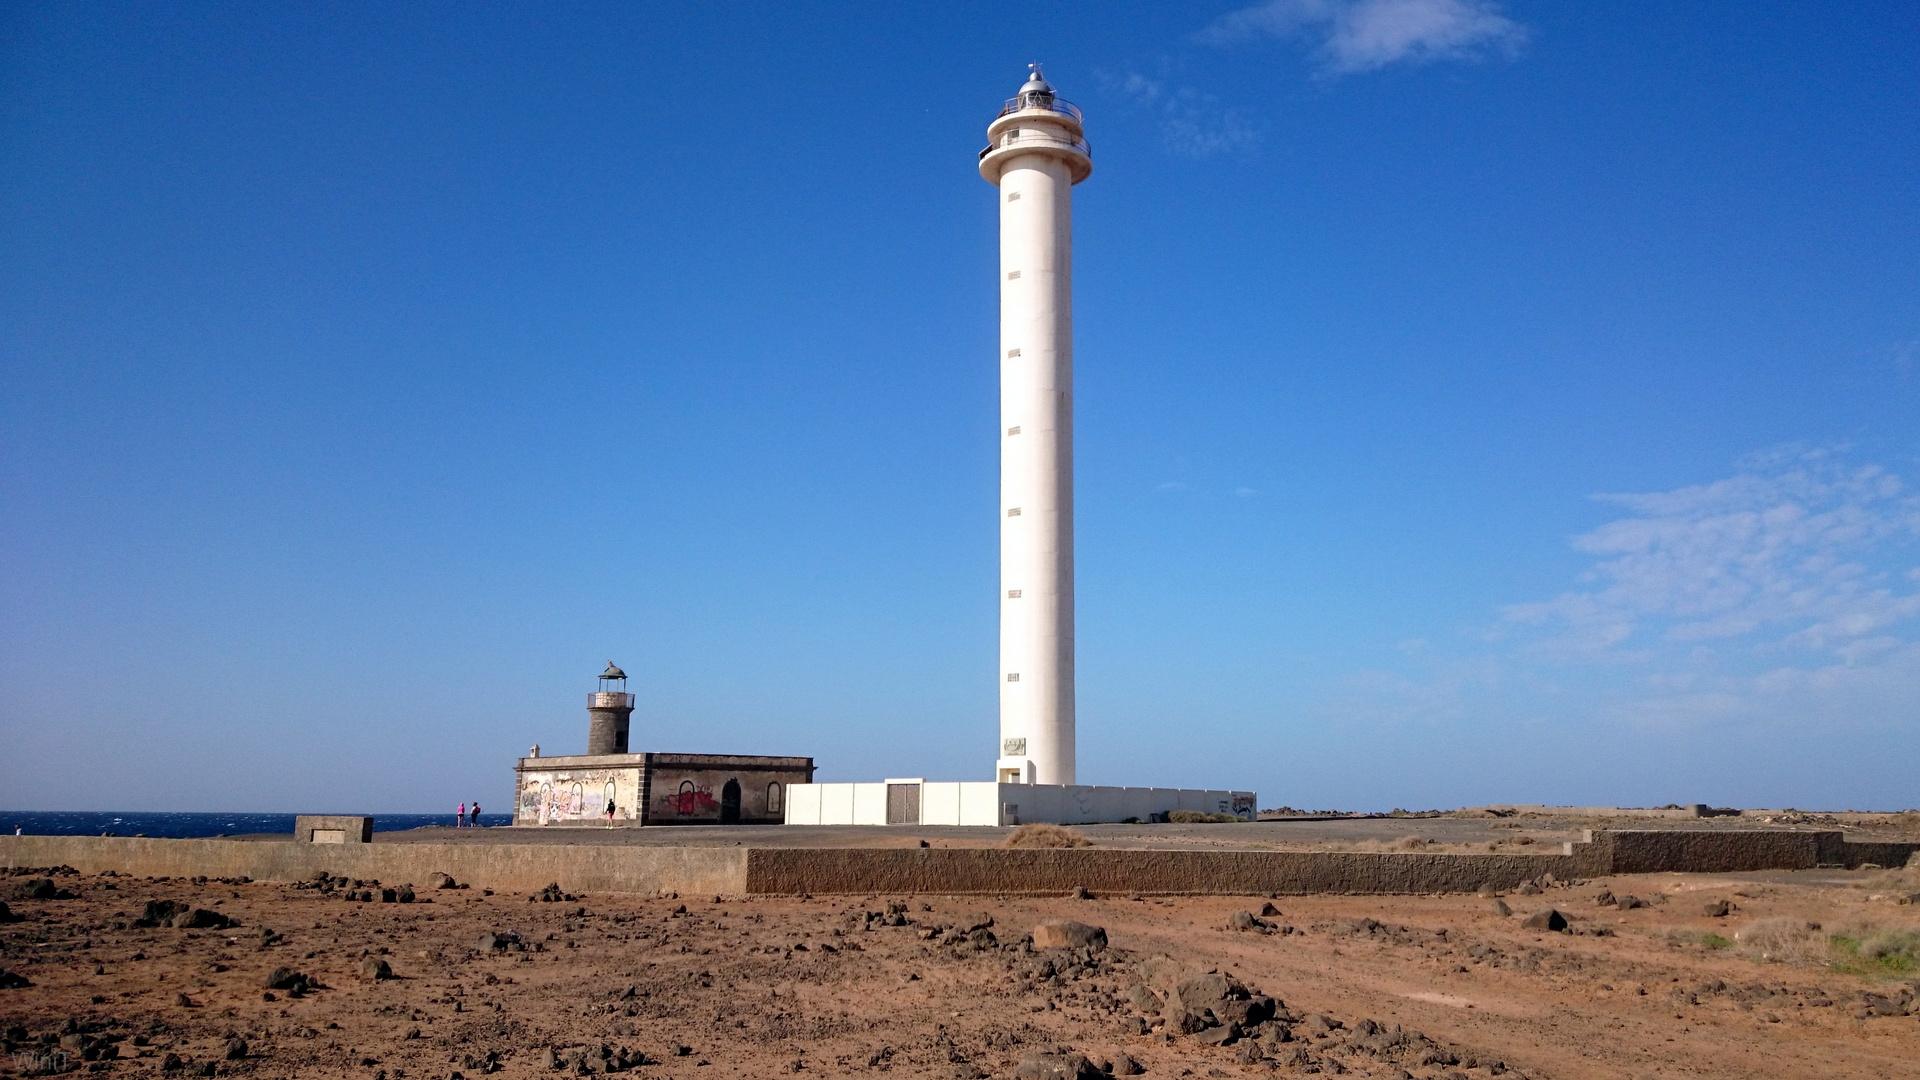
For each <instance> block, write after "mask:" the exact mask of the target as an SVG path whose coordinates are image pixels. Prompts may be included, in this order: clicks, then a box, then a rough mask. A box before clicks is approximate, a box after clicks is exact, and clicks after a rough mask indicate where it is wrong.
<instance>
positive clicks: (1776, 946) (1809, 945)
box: [1733, 919, 1829, 964]
mask: <svg viewBox="0 0 1920 1080" xmlns="http://www.w3.org/2000/svg"><path fill="white" fill-rule="evenodd" d="M1733 944H1734V950H1735V951H1736V952H1738V953H1740V955H1742V956H1745V957H1747V958H1748V959H1750V960H1758V961H1761V962H1762V963H1768V964H1824V963H1826V962H1827V960H1828V956H1829V954H1828V949H1827V939H1826V936H1825V935H1823V934H1822V933H1820V928H1819V927H1818V926H1817V925H1815V924H1813V923H1809V922H1807V921H1805V920H1803V919H1761V920H1760V921H1759V922H1756V923H1754V924H1753V925H1751V926H1744V927H1741V928H1740V931H1739V933H1736V934H1734V935H1733Z"/></svg>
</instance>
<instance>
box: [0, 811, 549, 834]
mask: <svg viewBox="0 0 1920 1080" xmlns="http://www.w3.org/2000/svg"><path fill="white" fill-rule="evenodd" d="M293 819H294V815H292V814H203V813H192V814H166V813H156V812H141V811H121V812H119V813H114V812H111V811H103V810H102V811H96V810H0V832H5V833H12V832H14V831H15V830H18V831H19V832H21V833H24V834H26V835H29V836H155V837H167V838H169V839H175V840H179V839H188V838H191V837H205V836H248V835H257V834H261V833H278V834H282V835H285V836H287V837H289V838H291V837H292V836H293ZM451 824H453V814H451V813H446V814H375V815H373V831H374V832H398V831H400V830H402V829H417V828H419V827H421V826H422V825H451ZM480 824H482V825H487V826H496V825H511V824H513V815H512V814H481V815H480Z"/></svg>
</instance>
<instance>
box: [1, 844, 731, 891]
mask: <svg viewBox="0 0 1920 1080" xmlns="http://www.w3.org/2000/svg"><path fill="white" fill-rule="evenodd" d="M0 865H5V866H9V867H13V866H71V867H73V868H74V869H75V870H79V871H81V872H82V873H88V874H97V873H99V872H100V871H102V870H113V871H116V872H118V873H122V874H132V875H135V876H138V877H202V876H204V877H249V878H253V879H254V880H256V881H300V880H304V879H307V878H310V877H312V876H313V875H314V874H316V873H318V872H319V871H322V870H325V871H327V872H329V873H332V874H337V875H340V876H343V877H350V878H362V879H375V880H378V881H380V882H382V883H385V884H389V885H395V884H400V883H403V882H405V883H411V884H414V885H422V884H424V883H425V882H426V879H427V875H429V874H431V873H433V872H434V871H435V870H439V871H442V872H444V873H447V874H451V875H453V877H454V880H456V881H461V882H467V883H471V884H473V885H475V886H478V887H482V888H492V889H514V890H525V891H529V892H531V891H533V890H536V889H539V888H540V887H541V886H544V885H546V884H547V883H549V882H559V883H560V884H561V886H562V887H563V888H565V889H566V890H567V891H569V892H585V893H594V892H624V893H649V892H658V891H660V890H663V889H664V890H672V891H674V892H686V893H710V894H711V893H727V894H739V893H741V892H744V891H745V886H746V865H747V856H746V849H744V848H733V847H728V848H713V847H632V846H628V845H623V844H513V843H502V844H305V843H294V842H292V841H271V840H263V841H243V840H158V839H145V838H137V837H106V836H0Z"/></svg>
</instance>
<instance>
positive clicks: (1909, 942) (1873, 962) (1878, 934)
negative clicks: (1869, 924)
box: [1833, 927, 1920, 975]
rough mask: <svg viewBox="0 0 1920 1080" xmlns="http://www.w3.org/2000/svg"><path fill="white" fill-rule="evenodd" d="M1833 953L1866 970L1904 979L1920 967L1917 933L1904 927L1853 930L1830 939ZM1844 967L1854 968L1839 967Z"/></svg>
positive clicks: (1918, 933)
mask: <svg viewBox="0 0 1920 1080" xmlns="http://www.w3.org/2000/svg"><path fill="white" fill-rule="evenodd" d="M1833 948H1834V951H1835V952H1838V953H1842V954H1844V955H1845V956H1846V957H1850V958H1852V959H1854V960H1857V961H1860V964H1859V965H1858V966H1860V967H1863V968H1866V969H1868V970H1877V971H1881V972H1891V973H1893V974H1897V975H1904V974H1906V973H1908V972H1911V971H1913V970H1915V969H1916V968H1917V967H1920V930H1913V929H1910V928H1906V927H1894V928H1892V929H1884V930H1873V929H1861V930H1852V931H1848V932H1844V933H1839V934H1835V935H1834V936H1833ZM1842 966H1843V967H1852V966H1855V965H1852V964H1846V963H1844V962H1843V963H1842Z"/></svg>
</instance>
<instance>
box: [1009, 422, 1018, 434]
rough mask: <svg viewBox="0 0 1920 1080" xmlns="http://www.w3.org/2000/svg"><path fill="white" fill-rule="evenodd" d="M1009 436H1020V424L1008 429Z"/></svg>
mask: <svg viewBox="0 0 1920 1080" xmlns="http://www.w3.org/2000/svg"><path fill="white" fill-rule="evenodd" d="M1007 434H1009V435H1018V434H1020V425H1019V424H1015V425H1013V426H1012V427H1010V428H1008V429H1007Z"/></svg>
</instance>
